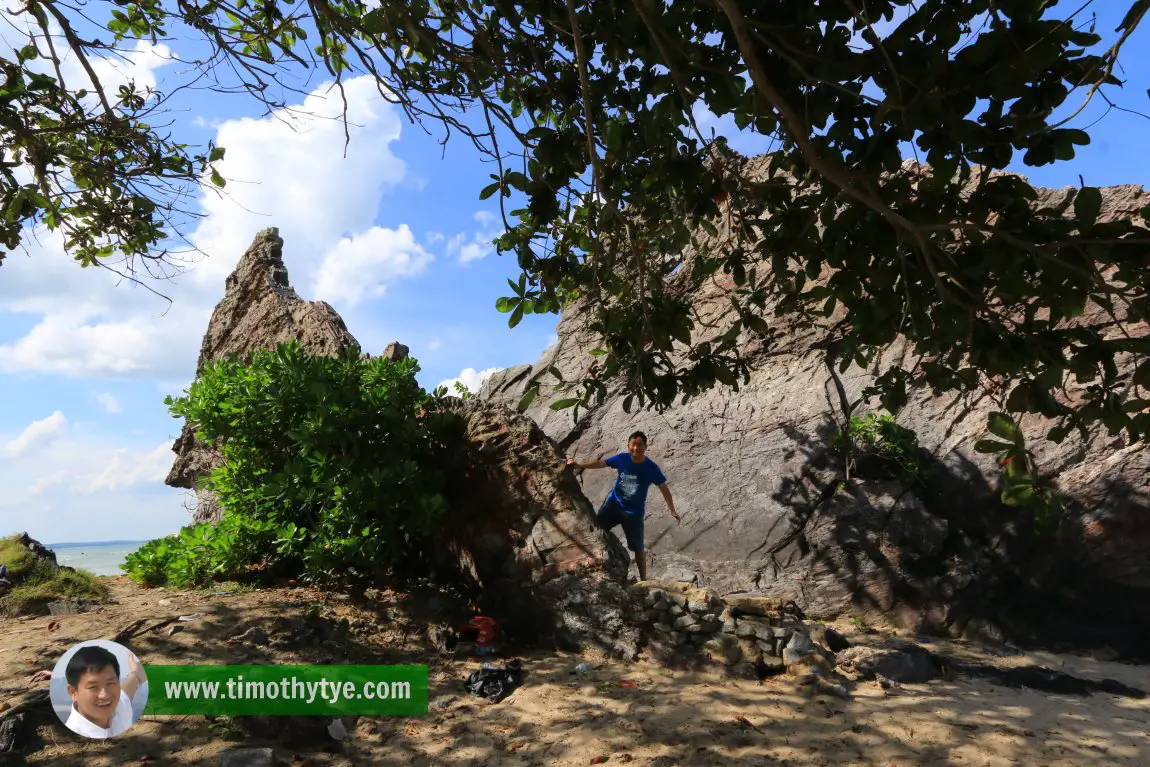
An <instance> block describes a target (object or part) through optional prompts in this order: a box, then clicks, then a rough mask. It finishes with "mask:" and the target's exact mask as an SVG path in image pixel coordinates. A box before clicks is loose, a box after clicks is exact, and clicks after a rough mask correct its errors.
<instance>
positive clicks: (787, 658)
mask: <svg viewBox="0 0 1150 767" xmlns="http://www.w3.org/2000/svg"><path fill="white" fill-rule="evenodd" d="M806 657H807V653H801V652H798V651H796V650H792V649H791V648H790V647H784V648H783V652H782V658H783V664H784V665H786V666H787V667H788V668H789V667H791V666H793V665H795V664H796V663H802V662H803V659H804V658H806Z"/></svg>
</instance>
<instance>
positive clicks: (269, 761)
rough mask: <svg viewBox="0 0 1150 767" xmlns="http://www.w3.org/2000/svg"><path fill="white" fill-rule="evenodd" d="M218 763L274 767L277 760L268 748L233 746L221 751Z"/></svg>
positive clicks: (228, 766) (232, 766) (224, 765)
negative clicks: (233, 747)
mask: <svg viewBox="0 0 1150 767" xmlns="http://www.w3.org/2000/svg"><path fill="white" fill-rule="evenodd" d="M220 764H221V765H222V767H276V765H277V764H279V762H278V761H277V760H276V757H275V752H274V751H272V750H271V749H270V748H235V749H231V750H228V751H225V752H224V753H223V755H222V757H221V759H220Z"/></svg>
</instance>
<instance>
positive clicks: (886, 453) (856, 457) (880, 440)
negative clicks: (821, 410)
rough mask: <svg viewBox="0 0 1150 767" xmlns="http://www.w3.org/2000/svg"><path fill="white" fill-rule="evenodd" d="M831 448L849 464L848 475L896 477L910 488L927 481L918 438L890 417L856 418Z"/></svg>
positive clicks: (870, 414)
mask: <svg viewBox="0 0 1150 767" xmlns="http://www.w3.org/2000/svg"><path fill="white" fill-rule="evenodd" d="M831 449H832V450H834V451H835V452H836V453H838V454H839V455H841V456H843V458H844V460H846V462H847V476H851V475H853V474H859V475H864V476H872V477H874V476H879V477H884V478H885V477H892V478H896V479H898V480H899V481H901V482H902V483H903V484H904V485H906V486H907V487H908V488H912V487H921V486H922V485H923V484H925V482H926V464H925V463H924V461H923V459H922V450H921V449H920V448H919V445H918V435H916V434H915V433H914V432H913V431H911V430H910V429H907V428H906V427H904V426H899V425H898V424H897V423H895V420H894V417H893V416H890V415H881V416H879V415H875V414H874V413H867V415H866V416H865V417H860V416H857V415H856V416H852V417H851V419H850V422H849V423H848V424H847V427H846V428H845V429H843V430H841V431H839V432H838V433H837V434H835V436H834V438H833V440H832V442H831Z"/></svg>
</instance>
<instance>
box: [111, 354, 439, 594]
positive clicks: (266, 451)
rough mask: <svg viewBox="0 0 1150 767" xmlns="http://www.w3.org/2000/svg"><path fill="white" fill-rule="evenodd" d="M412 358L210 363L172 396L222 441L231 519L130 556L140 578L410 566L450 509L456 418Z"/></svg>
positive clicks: (178, 409) (201, 578)
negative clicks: (449, 455) (430, 390)
mask: <svg viewBox="0 0 1150 767" xmlns="http://www.w3.org/2000/svg"><path fill="white" fill-rule="evenodd" d="M418 370H419V367H418V363H416V361H415V360H412V359H407V360H402V361H399V362H391V361H389V360H386V359H381V358H364V357H362V355H361V354H360V350H359V349H358V348H354V347H353V348H351V349H348V350H347V351H345V352H344V353H342V354H341V355H339V356H336V357H325V356H314V355H308V354H305V353H303V351H302V350H301V348H300V346H299V344H298V343H297V342H294V341H293V342H291V343H288V344H281V345H280V346H279V347H278V348H276V349H275V350H262V351H258V352H256V353H255V354H254V355H253V356H252V359H251V361H250V363H246V364H245V363H243V362H240V361H239V360H237V359H236V358H234V357H232V358H229V359H225V360H219V361H216V362H214V363H211V364H209V365H208V366H206V367H205V369H204V371H203V372H202V374H201V375H200V377H199V379H198V380H197V381H196V382H195V383H193V384H192V386H191V387H190V388H189V389H188V391H187V393H186V394H185V395H184V396H182V397H179V398H176V399H173V398H171V397H168V398H167V399H166V400H165V402H166V404H167V405H168V406H169V410H170V411H171V413H172V414H173V415H175V416H179V417H184V418H187V419H188V420H189V422H191V423H193V424H195V426H196V429H197V435H196V436H197V439H200V440H202V441H205V442H209V443H211V442H217V443H218V445H219V448H220V450H221V452H222V454H223V456H224V458H225V463H224V465H222V466H220V467H218V468H217V469H215V470H214V471H213V472H212V473H211V474H210V475H209V476H208V477H206V478H205V480H204V481H205V484H206V487H207V488H208V489H210V490H212V491H213V492H214V493H215V494H216V495H217V496H218V498H219V500H220V503H221V505H222V507H223V508H224V509H225V512H224V518H223V520H222V521H220V522H219V523H217V524H215V525H209V524H201V525H193V526H190V527H186V528H184V529H183V530H181V531H180V532H179V533H178V534H176V535H172V536H168V537H167V538H163V539H160V540H157V541H152V542H151V543H148V544H147V545H145V546H143V547H141V548H140V549H139V550H138V551H137V552H135V553H134V554H132V555H131V556H130V557H129V558H128V560H127V562H126V563H125V566H124V568H125V570H126V571H127V572H128V574H129V575H130V576H131V577H132V578H134V579H135V580H137V581H139V582H142V583H146V584H150V585H159V584H164V583H171V584H174V585H180V586H191V585H197V584H202V583H206V582H208V581H215V580H219V581H223V580H239V579H241V578H244V577H250V576H252V575H257V574H259V575H263V576H265V577H270V578H275V579H280V578H288V577H299V578H302V579H304V580H307V581H328V580H333V579H337V578H341V577H344V576H349V575H350V576H356V575H358V576H369V575H379V574H382V573H386V572H388V571H389V570H392V569H393V568H395V567H397V566H399V565H401V564H402V563H404V562H405V561H410V557H411V556H412V555H413V553H414V552H415V551H417V550H418V548H419V546H420V544H421V543H423V542H425V541H426V539H427V538H428V537H429V536H430V535H431V534H432V533H433V532H434V530H435V529H436V524H437V522H438V521H439V520H440V518H441V517H442V515H443V513H444V512H445V511H446V508H447V507H446V503H445V501H444V498H443V494H442V491H443V488H444V485H445V481H446V472H445V471H444V469H443V468H442V466H443V459H444V450H445V449H446V445H447V444H448V443H449V437H450V436H451V433H452V430H453V429H454V428H456V426H457V424H458V421H457V419H456V417H455V416H453V415H451V414H449V413H445V412H439V411H438V410H437V409H436V408H435V406H434V404H435V403H434V400H433V399H432V397H430V396H429V395H428V394H427V393H426V392H424V391H423V389H421V388H420V386H419V384H418V383H417V382H416V380H415V374H416V373H417V372H418Z"/></svg>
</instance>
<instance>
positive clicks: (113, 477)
mask: <svg viewBox="0 0 1150 767" xmlns="http://www.w3.org/2000/svg"><path fill="white" fill-rule="evenodd" d="M172 458H173V453H172V443H171V442H167V441H165V442H163V443H162V444H160V445H157V446H156V447H155V448H153V449H152V451H151V452H149V453H142V452H141V451H139V450H134V449H129V448H120V449H118V450H114V451H112V453H111V454H109V455H108V456H106V457H105V458H104V464H103V471H101V472H100V473H99V475H98V476H96V477H95V478H94V479H92V480H91V482H89V483H86V484H85V485H83V486H82V487H78V488H77V491H79V492H82V493H93V492H95V491H97V490H101V489H107V490H115V489H117V488H127V487H134V486H135V485H143V484H159V483H161V482H163V481H164V478H165V477H166V476H167V475H168V469H170V468H171V467H172Z"/></svg>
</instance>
